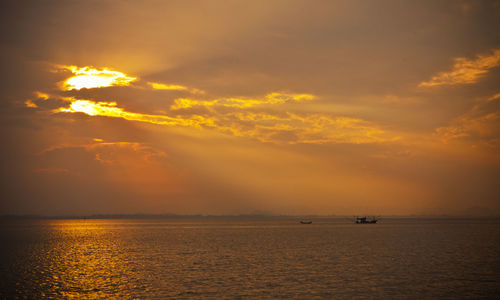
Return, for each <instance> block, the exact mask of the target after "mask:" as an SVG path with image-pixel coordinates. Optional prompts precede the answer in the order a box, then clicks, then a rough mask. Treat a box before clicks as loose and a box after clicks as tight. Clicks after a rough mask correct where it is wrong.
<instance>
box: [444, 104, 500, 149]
mask: <svg viewBox="0 0 500 300" xmlns="http://www.w3.org/2000/svg"><path fill="white" fill-rule="evenodd" d="M498 98H499V97H498V94H496V95H494V96H492V97H489V98H485V99H482V100H480V101H479V103H477V104H476V105H474V106H473V107H472V108H471V109H470V110H469V111H468V112H466V113H465V114H463V115H460V116H458V117H457V118H455V119H454V120H452V122H451V123H450V124H449V125H448V126H443V127H439V128H437V129H436V132H435V133H436V135H437V136H438V137H439V138H440V139H441V141H442V142H445V143H448V142H451V141H454V140H469V141H470V142H472V143H473V144H474V145H477V144H482V145H487V146H489V147H500V107H499V103H498V101H494V100H495V99H498Z"/></svg>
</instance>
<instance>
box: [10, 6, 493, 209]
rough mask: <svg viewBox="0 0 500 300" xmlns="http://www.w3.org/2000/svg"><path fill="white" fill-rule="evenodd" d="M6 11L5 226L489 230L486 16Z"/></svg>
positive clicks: (431, 9) (474, 9) (382, 10)
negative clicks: (407, 224) (160, 222)
mask: <svg viewBox="0 0 500 300" xmlns="http://www.w3.org/2000/svg"><path fill="white" fill-rule="evenodd" d="M118 3H119V4H120V5H117V4H118ZM403 4H404V5H403ZM0 5H1V7H0V11H1V22H2V26H1V31H2V35H1V36H2V37H1V48H0V51H1V56H0V57H1V65H2V67H1V70H0V72H1V75H0V76H1V80H0V85H1V89H0V97H1V98H0V139H1V147H0V163H1V166H2V167H1V174H0V178H1V189H0V193H1V194H0V197H1V200H0V201H1V202H0V214H2V215H5V214H21V215H22V214H41V215H50V216H54V215H91V214H133V213H148V214H149V213H154V214H158V213H177V214H248V213H270V214H291V215H304V214H321V215H331V214H335V215H353V214H373V215H410V214H416V215H422V214H448V215H500V197H499V192H500V188H499V182H500V85H499V81H500V31H499V30H498V29H499V28H500V2H498V1H435V0H433V1H412V2H407V1H404V2H402V1H245V2H243V1H79V2H76V1H39V2H30V4H29V5H28V4H27V3H26V2H24V1H2V3H1V4H0Z"/></svg>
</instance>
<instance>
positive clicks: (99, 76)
mask: <svg viewBox="0 0 500 300" xmlns="http://www.w3.org/2000/svg"><path fill="white" fill-rule="evenodd" d="M59 68H60V69H66V70H69V71H71V73H73V74H74V75H75V76H72V77H70V78H68V79H66V80H65V81H64V82H63V83H62V86H61V87H62V89H63V90H66V91H70V90H80V89H83V88H87V89H92V88H100V87H108V86H128V85H129V84H130V83H131V82H132V81H134V80H136V79H137V78H136V77H131V76H128V75H126V74H124V73H122V72H118V71H113V70H110V69H108V68H103V69H95V68H92V67H77V66H59Z"/></svg>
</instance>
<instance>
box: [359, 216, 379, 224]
mask: <svg viewBox="0 0 500 300" xmlns="http://www.w3.org/2000/svg"><path fill="white" fill-rule="evenodd" d="M377 221H378V220H377V219H376V218H375V217H373V218H372V219H371V220H368V219H367V218H366V217H356V224H376V223H377Z"/></svg>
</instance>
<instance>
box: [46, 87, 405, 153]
mask: <svg viewBox="0 0 500 300" xmlns="http://www.w3.org/2000/svg"><path fill="white" fill-rule="evenodd" d="M299 98H300V97H299ZM65 99H66V101H69V102H70V104H69V107H60V108H58V109H56V110H54V112H56V113H77V112H80V113H84V114H87V115H89V116H105V117H113V118H121V119H125V120H129V121H138V122H146V123H152V124H157V125H164V126H176V127H178V126H180V127H194V128H200V129H201V128H212V129H214V130H217V131H220V132H224V133H229V134H232V135H234V136H239V137H250V138H254V139H257V140H259V141H262V142H273V143H315V144H322V143H354V144H362V143H374V142H387V141H394V140H396V139H398V137H396V136H394V135H393V134H391V133H387V132H385V131H384V130H382V129H381V128H379V127H378V126H376V125H374V124H371V123H370V122H367V121H365V120H362V119H356V118H349V117H332V116H328V115H323V114H320V113H312V114H311V113H309V114H304V113H291V112H254V111H245V110H243V111H241V110H230V111H225V112H219V111H217V110H211V111H209V112H207V113H206V114H193V115H186V116H176V117H172V116H168V115H157V114H156V115H153V114H142V113H136V112H129V111H126V110H124V109H123V108H121V107H118V106H117V104H116V102H95V101H91V100H82V99H75V98H65ZM265 99H268V100H269V102H268V103H284V102H286V101H287V100H288V99H289V98H282V97H268V98H265Z"/></svg>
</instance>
